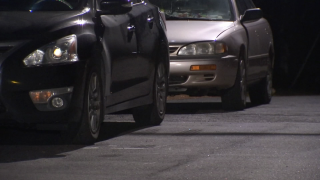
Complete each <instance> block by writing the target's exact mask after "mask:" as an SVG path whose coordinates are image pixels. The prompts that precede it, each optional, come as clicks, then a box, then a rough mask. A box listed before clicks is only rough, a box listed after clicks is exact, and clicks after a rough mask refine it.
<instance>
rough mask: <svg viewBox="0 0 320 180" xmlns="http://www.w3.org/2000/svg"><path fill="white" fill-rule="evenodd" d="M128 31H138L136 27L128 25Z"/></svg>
mask: <svg viewBox="0 0 320 180" xmlns="http://www.w3.org/2000/svg"><path fill="white" fill-rule="evenodd" d="M127 29H128V31H129V32H134V31H135V30H136V27H135V26H134V25H128V27H127Z"/></svg>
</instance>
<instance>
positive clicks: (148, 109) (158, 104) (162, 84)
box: [132, 62, 168, 125]
mask: <svg viewBox="0 0 320 180" xmlns="http://www.w3.org/2000/svg"><path fill="white" fill-rule="evenodd" d="M167 88H168V73H167V70H166V69H165V66H164V64H163V62H159V64H158V66H157V69H156V73H155V77H154V83H153V103H152V104H149V105H145V106H140V107H136V108H133V109H132V115H133V118H134V120H135V122H136V123H138V124H142V125H160V124H161V122H162V121H163V119H164V115H165V112H166V103H167Z"/></svg>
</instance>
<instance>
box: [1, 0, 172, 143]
mask: <svg viewBox="0 0 320 180" xmlns="http://www.w3.org/2000/svg"><path fill="white" fill-rule="evenodd" d="M0 27H1V28H0V74H1V76H0V102H1V103H0V107H1V108H0V109H1V113H0V118H1V120H2V121H4V119H12V120H14V121H17V122H19V123H22V124H28V125H35V126H36V127H38V128H55V127H58V128H59V129H60V128H62V129H63V128H65V130H66V131H64V133H63V134H64V135H67V136H66V137H67V138H66V139H67V140H68V142H74V143H93V142H94V141H95V140H96V139H97V138H98V135H99V131H100V126H101V123H102V122H103V119H104V115H105V114H107V113H112V112H116V111H120V110H125V109H131V108H132V112H133V117H134V120H135V121H136V122H137V123H141V124H148V125H159V124H160V123H161V122H162V120H163V118H164V116H165V109H166V96H167V87H168V85H167V83H168V73H169V50H168V41H167V37H166V29H165V26H164V20H163V19H162V18H161V16H160V13H159V11H158V8H157V7H155V6H153V5H151V4H146V3H144V1H142V0H59V1H53V0H41V1H39V0H23V1H21V0H1V1H0ZM1 120H0V122H1Z"/></svg>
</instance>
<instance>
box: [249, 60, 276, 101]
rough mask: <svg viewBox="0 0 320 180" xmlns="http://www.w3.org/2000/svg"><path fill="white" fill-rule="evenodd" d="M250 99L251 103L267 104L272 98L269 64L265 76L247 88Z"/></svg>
mask: <svg viewBox="0 0 320 180" xmlns="http://www.w3.org/2000/svg"><path fill="white" fill-rule="evenodd" d="M249 96H250V101H251V103H252V104H253V105H260V104H269V103H270V101H271V98H272V68H271V65H269V68H268V72H267V75H266V77H264V78H263V79H262V80H261V81H260V82H259V83H257V84H255V85H253V86H252V87H250V89H249Z"/></svg>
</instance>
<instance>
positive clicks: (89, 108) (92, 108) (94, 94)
mask: <svg viewBox="0 0 320 180" xmlns="http://www.w3.org/2000/svg"><path fill="white" fill-rule="evenodd" d="M103 112H104V111H103V93H102V81H101V73H100V70H99V67H98V66H93V67H92V68H91V69H90V71H89V73H88V74H87V78H86V82H85V91H84V100H83V112H82V116H81V119H80V121H79V122H77V123H72V124H70V125H69V126H70V133H73V134H74V135H73V137H74V138H73V140H72V143H75V144H93V143H94V142H95V141H96V139H97V138H98V136H99V132H100V127H101V123H102V121H103V117H104V113H103ZM71 136H72V135H71Z"/></svg>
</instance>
